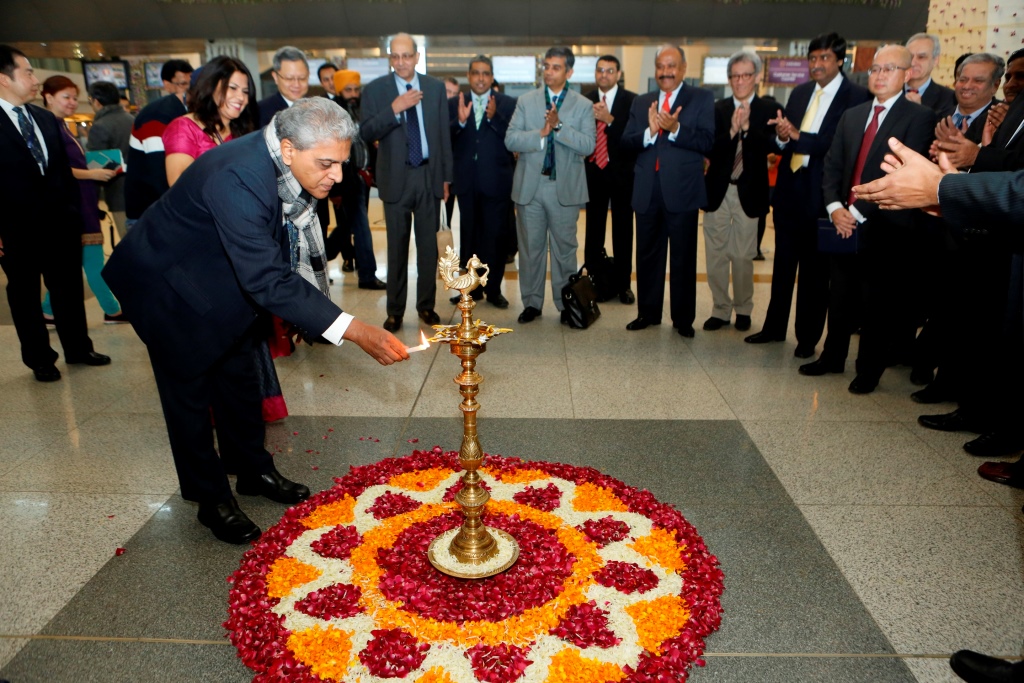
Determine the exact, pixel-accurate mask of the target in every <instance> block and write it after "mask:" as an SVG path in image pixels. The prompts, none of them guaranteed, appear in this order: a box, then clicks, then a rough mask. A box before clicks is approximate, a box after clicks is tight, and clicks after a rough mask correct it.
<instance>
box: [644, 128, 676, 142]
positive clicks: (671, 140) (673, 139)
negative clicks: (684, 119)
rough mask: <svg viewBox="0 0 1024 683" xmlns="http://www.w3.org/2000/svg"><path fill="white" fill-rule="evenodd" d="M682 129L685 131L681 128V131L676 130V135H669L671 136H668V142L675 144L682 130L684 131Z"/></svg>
mask: <svg viewBox="0 0 1024 683" xmlns="http://www.w3.org/2000/svg"><path fill="white" fill-rule="evenodd" d="M682 129H683V128H682V126H680V127H679V129H678V130H676V132H675V133H669V134H668V141H669V142H675V141H676V138H678V137H679V131H680V130H682ZM648 130H649V129H648Z"/></svg>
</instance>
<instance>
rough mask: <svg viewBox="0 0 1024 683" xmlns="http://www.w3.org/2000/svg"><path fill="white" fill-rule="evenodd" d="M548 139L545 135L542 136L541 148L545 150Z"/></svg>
mask: <svg viewBox="0 0 1024 683" xmlns="http://www.w3.org/2000/svg"><path fill="white" fill-rule="evenodd" d="M547 141H548V139H547V138H546V137H544V136H543V135H541V136H540V148H541V149H542V150H543V149H544V147H545V146H546V144H547Z"/></svg>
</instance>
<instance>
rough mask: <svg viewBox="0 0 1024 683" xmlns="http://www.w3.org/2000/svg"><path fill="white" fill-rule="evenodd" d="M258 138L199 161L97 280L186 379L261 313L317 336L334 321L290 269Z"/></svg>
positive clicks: (269, 165) (326, 305)
mask: <svg viewBox="0 0 1024 683" xmlns="http://www.w3.org/2000/svg"><path fill="white" fill-rule="evenodd" d="M282 222H283V221H282V205H281V200H280V199H279V198H278V194H277V173H276V171H275V169H274V162H273V160H272V159H271V158H270V152H269V151H268V150H267V146H266V142H265V141H264V139H263V135H261V134H259V133H253V134H250V135H246V136H244V137H242V138H239V139H238V140H232V141H231V142H228V143H226V144H224V145H221V146H219V147H217V148H216V149H213V150H210V151H209V152H207V153H205V154H203V155H202V156H200V157H199V158H198V159H196V161H195V163H193V164H192V165H191V166H189V167H188V168H187V169H186V170H185V172H184V173H183V174H182V176H181V178H179V179H178V182H176V183H175V184H174V186H173V187H171V189H170V190H168V191H167V192H166V193H165V194H164V195H163V197H161V198H160V200H159V201H158V202H157V203H155V204H153V206H151V207H150V208H149V209H148V210H147V211H146V213H145V214H143V216H142V218H141V219H140V220H139V222H138V223H136V224H135V227H133V228H132V229H131V231H129V232H128V235H127V236H126V237H125V238H124V239H123V240H121V242H120V244H118V246H117V248H116V249H115V250H114V253H113V255H112V256H111V257H110V260H109V261H108V262H107V265H106V267H105V268H104V269H103V279H104V280H105V281H106V282H107V284H108V285H110V289H111V291H113V292H114V294H115V295H116V296H117V298H118V300H119V301H120V302H121V306H122V308H123V309H124V311H125V313H126V314H127V316H128V319H129V320H131V323H132V326H133V327H134V328H135V331H136V332H137V333H138V335H139V337H140V338H141V339H142V341H143V342H145V343H146V345H147V346H148V347H149V352H150V355H151V357H152V359H153V361H154V362H159V363H162V364H163V366H164V367H166V368H169V369H170V370H171V371H173V372H176V373H178V374H179V375H181V376H182V377H184V378H190V377H196V376H198V375H200V374H202V373H203V372H205V371H206V370H208V369H209V368H210V367H211V366H212V365H213V364H214V363H215V362H216V361H217V360H218V359H219V358H221V357H222V356H223V355H224V354H225V353H226V352H227V351H228V350H229V349H230V348H231V347H232V346H233V345H234V344H235V343H236V342H238V341H239V340H240V339H241V338H242V337H243V335H245V334H246V332H247V330H249V328H250V327H251V326H252V324H253V323H254V322H255V320H256V318H257V316H259V315H260V313H261V312H263V311H268V312H270V313H273V314H274V315H276V316H278V317H280V318H282V319H284V320H287V321H289V322H291V323H294V324H295V325H297V326H298V327H299V328H300V329H302V330H305V331H307V332H309V333H311V336H316V335H320V334H322V333H323V332H324V331H325V330H327V328H328V327H330V326H331V324H332V323H333V322H334V321H335V320H336V319H337V318H338V316H339V315H340V314H341V309H340V308H338V306H337V305H335V304H333V303H331V301H330V299H328V298H327V297H325V296H324V295H323V294H322V293H321V292H320V290H318V289H317V288H316V287H314V286H313V285H311V284H310V283H309V282H307V281H306V280H304V279H302V277H301V276H299V275H297V274H295V273H293V272H292V270H291V266H290V260H289V244H288V235H287V233H286V231H285V228H284V226H283V224H282Z"/></svg>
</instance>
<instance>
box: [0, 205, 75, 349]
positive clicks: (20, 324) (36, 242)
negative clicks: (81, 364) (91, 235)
mask: <svg viewBox="0 0 1024 683" xmlns="http://www.w3.org/2000/svg"><path fill="white" fill-rule="evenodd" d="M49 227H50V226H47V225H46V224H45V222H44V224H41V225H22V226H18V229H19V230H22V231H26V233H27V232H28V231H33V230H39V231H41V232H46V237H45V238H43V237H40V236H39V235H38V234H35V235H30V234H18V235H14V234H9V235H5V237H4V245H3V251H4V256H2V257H0V267H3V269H4V273H5V274H6V275H7V302H8V303H9V304H10V307H11V319H12V320H13V322H14V329H15V330H16V331H17V333H18V340H19V341H20V342H21V360H22V362H23V363H24V364H25V365H27V366H28V367H30V368H33V369H35V368H40V367H46V366H49V365H51V364H53V363H54V362H55V361H56V360H57V358H58V354H57V352H56V351H54V350H53V348H52V347H51V346H50V335H49V334H48V333H47V331H46V323H45V322H44V321H43V309H42V306H41V304H40V301H41V300H42V291H41V290H40V288H39V278H40V276H41V277H42V279H43V282H44V283H45V284H46V288H47V289H48V290H49V291H50V303H51V304H52V306H53V318H54V321H55V322H56V325H57V336H58V337H59V338H60V343H61V346H62V347H63V348H64V358H65V360H67V359H68V358H70V359H71V360H76V359H79V358H81V357H83V356H85V355H86V354H88V353H89V352H91V351H92V350H93V347H92V341H91V340H90V339H89V333H88V329H87V328H88V323H87V322H86V319H85V289H84V287H83V286H82V234H81V232H79V231H73V230H71V229H70V228H61V229H57V230H49V229H48V228H49Z"/></svg>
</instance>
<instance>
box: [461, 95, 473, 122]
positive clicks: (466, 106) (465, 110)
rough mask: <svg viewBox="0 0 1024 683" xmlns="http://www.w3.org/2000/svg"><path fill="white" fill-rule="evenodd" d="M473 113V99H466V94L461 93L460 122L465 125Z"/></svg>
mask: <svg viewBox="0 0 1024 683" xmlns="http://www.w3.org/2000/svg"><path fill="white" fill-rule="evenodd" d="M471 113H473V100H470V101H469V102H467V101H466V94H465V93H462V92H460V93H459V123H460V124H461V125H465V124H466V121H468V120H469V115H470V114H471Z"/></svg>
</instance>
